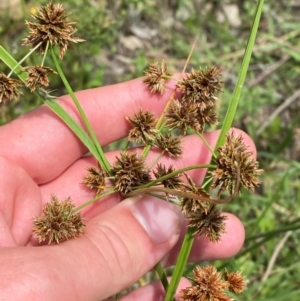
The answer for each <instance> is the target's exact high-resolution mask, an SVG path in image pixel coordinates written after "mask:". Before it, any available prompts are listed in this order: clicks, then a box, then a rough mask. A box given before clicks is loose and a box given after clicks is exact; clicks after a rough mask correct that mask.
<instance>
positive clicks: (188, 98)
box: [177, 67, 222, 111]
mask: <svg viewBox="0 0 300 301" xmlns="http://www.w3.org/2000/svg"><path fill="white" fill-rule="evenodd" d="M220 74H221V70H220V69H219V68H217V67H211V68H206V69H202V68H199V70H197V71H196V70H194V69H193V70H192V71H191V72H190V73H186V74H185V76H184V77H183V78H182V79H181V80H179V81H178V84H177V88H178V89H180V90H181V91H182V100H183V101H184V102H188V103H195V104H197V106H198V108H199V109H200V110H202V111H203V110H205V109H207V107H210V108H211V107H214V105H215V101H216V99H217V98H216V96H215V94H216V92H218V91H221V86H222V81H221V80H220V79H219V76H220Z"/></svg>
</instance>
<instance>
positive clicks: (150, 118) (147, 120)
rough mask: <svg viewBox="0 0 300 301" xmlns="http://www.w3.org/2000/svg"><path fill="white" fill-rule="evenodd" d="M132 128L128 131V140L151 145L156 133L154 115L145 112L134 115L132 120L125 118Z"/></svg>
mask: <svg viewBox="0 0 300 301" xmlns="http://www.w3.org/2000/svg"><path fill="white" fill-rule="evenodd" d="M126 119H127V120H128V121H129V122H130V123H131V125H132V126H133V128H132V129H131V130H130V131H129V134H128V140H129V141H134V142H136V143H145V144H153V142H154V140H155V138H156V136H157V134H158V131H157V129H156V128H155V125H156V119H155V117H154V114H153V113H151V112H149V111H146V112H143V111H142V110H140V111H139V112H137V113H135V114H134V118H130V117H126Z"/></svg>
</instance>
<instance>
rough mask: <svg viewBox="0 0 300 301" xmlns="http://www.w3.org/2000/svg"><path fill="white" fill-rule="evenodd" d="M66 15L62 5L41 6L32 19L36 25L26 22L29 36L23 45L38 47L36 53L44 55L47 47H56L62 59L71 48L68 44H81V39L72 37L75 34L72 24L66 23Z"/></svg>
mask: <svg viewBox="0 0 300 301" xmlns="http://www.w3.org/2000/svg"><path fill="white" fill-rule="evenodd" d="M68 16H69V15H68V14H66V12H65V9H64V7H63V5H62V4H53V3H52V2H50V3H48V4H47V5H46V6H42V7H41V8H40V9H39V10H38V13H37V14H36V15H32V18H33V19H35V20H37V23H34V22H28V21H26V25H27V26H28V28H29V36H28V37H26V38H25V39H23V45H29V46H31V48H35V47H36V46H38V45H39V46H38V49H37V51H38V52H41V53H44V52H45V51H46V49H47V47H48V46H47V45H49V44H50V45H52V46H55V45H58V46H59V48H60V53H59V56H60V58H63V56H64V55H65V53H66V51H67V49H70V48H72V46H71V44H70V42H73V43H78V42H83V41H84V40H83V39H80V38H77V37H74V36H73V34H74V33H75V32H76V30H75V29H74V27H73V25H74V24H75V23H74V22H69V21H68Z"/></svg>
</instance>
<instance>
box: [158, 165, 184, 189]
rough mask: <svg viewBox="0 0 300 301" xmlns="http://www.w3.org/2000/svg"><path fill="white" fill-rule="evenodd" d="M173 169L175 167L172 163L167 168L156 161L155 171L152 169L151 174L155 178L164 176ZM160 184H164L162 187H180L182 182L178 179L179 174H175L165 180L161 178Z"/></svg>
mask: <svg viewBox="0 0 300 301" xmlns="http://www.w3.org/2000/svg"><path fill="white" fill-rule="evenodd" d="M174 171H175V168H174V167H173V166H172V165H170V166H169V167H168V169H167V168H166V166H165V165H162V164H161V163H158V164H157V166H156V171H153V174H154V176H155V178H156V179H158V178H161V177H164V176H166V175H168V174H170V173H172V172H174ZM161 184H162V185H164V187H166V188H170V189H180V188H181V185H182V184H183V182H182V180H181V179H180V175H175V176H171V177H169V178H167V179H165V180H162V181H161Z"/></svg>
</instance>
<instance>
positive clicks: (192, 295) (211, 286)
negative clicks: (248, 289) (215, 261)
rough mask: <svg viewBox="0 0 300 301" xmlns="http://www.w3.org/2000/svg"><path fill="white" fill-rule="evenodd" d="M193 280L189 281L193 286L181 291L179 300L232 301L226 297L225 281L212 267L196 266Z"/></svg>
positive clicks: (226, 286)
mask: <svg viewBox="0 0 300 301" xmlns="http://www.w3.org/2000/svg"><path fill="white" fill-rule="evenodd" d="M193 274H194V278H193V279H190V280H191V281H192V283H193V286H191V287H187V288H185V289H183V290H181V299H182V300H185V301H198V300H201V301H212V300H218V301H219V300H222V301H225V300H226V301H230V300H232V299H231V298H229V297H228V296H227V295H226V289H227V288H228V283H227V281H224V280H222V274H221V273H220V272H218V271H217V270H216V268H215V267H213V266H206V267H203V268H202V267H200V266H197V267H196V268H195V269H194V270H193Z"/></svg>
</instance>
